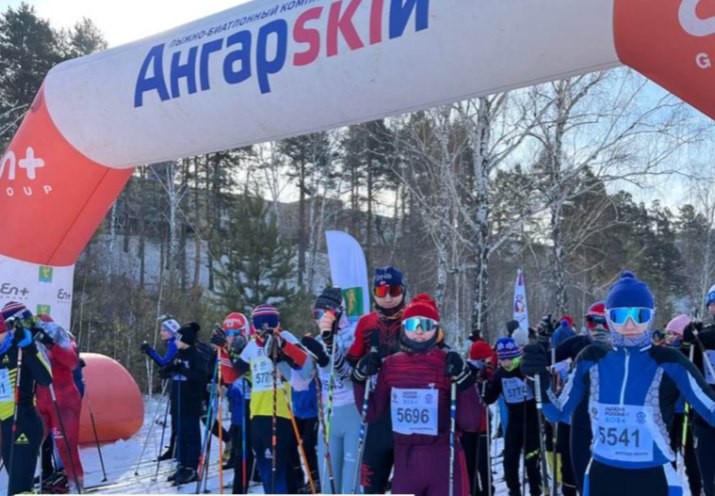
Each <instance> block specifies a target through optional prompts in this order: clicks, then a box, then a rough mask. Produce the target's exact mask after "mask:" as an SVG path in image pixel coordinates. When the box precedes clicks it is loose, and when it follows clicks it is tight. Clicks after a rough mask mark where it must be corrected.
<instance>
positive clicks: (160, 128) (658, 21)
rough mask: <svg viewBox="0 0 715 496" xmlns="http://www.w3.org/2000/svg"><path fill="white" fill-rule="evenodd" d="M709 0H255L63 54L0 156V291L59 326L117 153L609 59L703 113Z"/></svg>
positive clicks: (244, 136) (330, 117) (105, 199)
mask: <svg viewBox="0 0 715 496" xmlns="http://www.w3.org/2000/svg"><path fill="white" fill-rule="evenodd" d="M714 57H715V0H514V1H506V0H255V1H252V2H249V3H245V4H243V5H239V6H236V7H234V8H231V9H228V10H226V11H224V12H220V13H218V14H214V15H212V16H209V17H206V18H204V19H199V20H197V21H194V22H192V23H190V24H186V25H184V26H181V27H178V28H176V29H173V30H170V31H166V32H164V33H161V34H158V35H156V36H153V37H150V38H147V39H144V40H140V41H137V42H134V43H129V44H127V45H124V46H121V47H116V48H113V49H111V50H107V51H104V52H101V53H97V54H93V55H90V56H87V57H82V58H79V59H75V60H70V61H67V62H63V63H62V64H60V65H58V66H57V67H54V68H53V69H52V70H51V71H50V72H49V73H48V74H47V76H46V78H45V80H44V83H43V85H42V88H41V89H40V91H39V92H38V95H37V97H36V98H35V102H34V103H33V105H32V107H31V109H30V110H29V111H28V113H27V115H26V117H25V119H24V120H23V123H22V125H21V126H20V128H19V130H18V132H17V134H16V135H15V137H14V138H13V140H12V141H11V143H10V145H9V147H8V148H7V150H5V152H4V155H3V156H2V158H1V159H0V218H2V219H3V229H4V231H5V232H18V233H23V232H27V230H28V229H35V230H41V232H42V243H28V242H27V236H8V237H6V238H5V239H3V242H2V243H0V285H1V286H2V292H1V294H0V303H2V301H3V300H10V299H12V300H19V301H23V302H24V303H26V304H27V305H28V306H30V307H31V308H33V309H34V308H35V307H39V308H38V310H40V312H38V313H48V314H52V315H53V317H55V320H56V321H57V322H58V323H60V324H61V325H63V326H65V327H67V328H68V327H69V323H70V309H71V300H72V284H73V274H74V264H75V262H76V261H77V258H78V257H79V254H80V253H81V252H82V250H83V249H84V246H85V245H86V243H87V242H88V241H89V239H90V238H91V236H92V234H93V233H94V231H95V229H96V228H97V226H98V225H99V223H100V222H101V221H102V219H103V218H104V216H105V214H106V212H107V210H108V209H109V207H110V206H111V204H112V203H113V202H114V200H115V198H116V197H117V195H119V193H120V192H121V190H122V188H123V187H124V185H125V184H126V182H127V181H128V180H129V178H130V176H131V174H132V170H133V168H134V167H135V166H140V165H142V164H147V163H156V162H161V161H164V160H171V159H175V158H177V157H184V156H190V155H197V154H203V153H210V152H215V151H220V150H226V149H229V148H234V147H239V146H247V145H250V144H253V143H260V142H266V141H271V140H276V139H281V138H286V137H290V136H297V135H300V134H306V133H312V132H317V131H321V130H325V129H330V128H335V127H339V126H344V125H347V124H352V123H356V122H362V121H367V120H372V119H378V118H381V117H386V116H390V115H395V114H399V113H403V112H409V111H415V110H419V109H424V108H429V107H433V106H435V105H439V104H445V103H450V102H453V101H456V100H460V99H465V98H469V97H475V96H483V95H489V94H492V93H496V92H500V91H506V90H509V89H513V88H518V87H523V86H529V85H533V84H537V83H542V82H546V81H550V80H554V79H559V78H566V77H569V76H574V75H577V74H582V73H586V72H591V71H597V70H605V69H608V68H611V67H616V66H619V65H621V64H625V65H628V66H630V67H633V68H635V69H636V70H638V71H640V72H641V73H643V74H644V75H646V76H647V77H649V78H651V79H652V80H654V81H655V82H657V83H658V84H660V85H662V86H663V87H665V88H667V89H668V90H670V91H671V92H673V93H674V94H676V95H678V96H680V97H681V98H682V99H684V100H685V101H687V102H689V103H691V104H692V105H694V106H695V107H697V108H698V109H700V110H702V111H703V112H705V113H706V114H708V115H709V116H711V117H713V116H715V92H713V91H712V88H713V86H714V85H715V67H714V65H713V64H714V63H715V62H714V60H715V59H714Z"/></svg>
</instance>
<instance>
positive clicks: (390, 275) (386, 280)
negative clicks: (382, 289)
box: [373, 265, 402, 287]
mask: <svg viewBox="0 0 715 496" xmlns="http://www.w3.org/2000/svg"><path fill="white" fill-rule="evenodd" d="M388 284H389V285H390V286H402V272H400V271H399V270H398V269H396V268H395V267H393V266H392V265H388V266H387V267H378V268H377V269H375V279H374V281H373V285H374V286H375V287H377V286H385V285H388Z"/></svg>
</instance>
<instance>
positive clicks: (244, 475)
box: [234, 377, 250, 492]
mask: <svg viewBox="0 0 715 496" xmlns="http://www.w3.org/2000/svg"><path fill="white" fill-rule="evenodd" d="M241 390H242V391H243V395H242V398H241V403H242V406H243V415H242V416H241V457H242V460H241V470H242V473H241V477H242V479H243V480H242V482H243V490H244V491H245V492H248V473H247V472H246V469H247V465H248V462H247V461H246V436H248V433H247V432H246V428H247V427H248V422H246V415H248V414H249V411H248V410H249V409H250V403H249V402H247V401H246V378H245V377H243V378H241ZM234 475H235V474H234Z"/></svg>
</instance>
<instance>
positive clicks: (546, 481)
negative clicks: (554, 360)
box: [534, 374, 551, 494]
mask: <svg viewBox="0 0 715 496" xmlns="http://www.w3.org/2000/svg"><path fill="white" fill-rule="evenodd" d="M534 389H535V393H536V394H535V396H536V410H537V411H538V414H539V424H540V425H539V446H540V448H541V453H542V454H543V453H545V452H546V446H545V443H544V435H543V432H542V428H541V427H542V426H543V417H542V415H543V410H542V407H543V402H542V394H543V392H542V390H541V376H540V375H539V374H536V375H535V376H534ZM539 459H540V460H541V478H542V479H543V481H542V482H543V484H544V488H545V489H546V490H547V492H549V494H550V493H551V491H550V486H549V478H548V477H549V474H548V469H547V468H546V457H545V456H539Z"/></svg>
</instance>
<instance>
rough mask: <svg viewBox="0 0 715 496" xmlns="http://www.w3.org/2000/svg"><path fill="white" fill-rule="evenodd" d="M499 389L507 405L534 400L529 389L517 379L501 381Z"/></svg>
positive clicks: (510, 378) (511, 378) (509, 378)
mask: <svg viewBox="0 0 715 496" xmlns="http://www.w3.org/2000/svg"><path fill="white" fill-rule="evenodd" d="M501 387H502V393H503V394H504V400H505V401H506V402H507V403H522V402H524V401H527V400H531V399H534V395H533V394H532V392H531V389H529V387H528V386H527V385H526V383H525V382H524V381H522V380H521V379H519V378H518V377H508V378H505V379H502V382H501Z"/></svg>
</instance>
